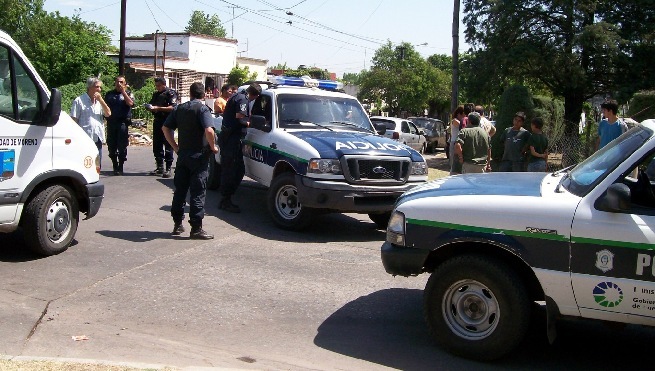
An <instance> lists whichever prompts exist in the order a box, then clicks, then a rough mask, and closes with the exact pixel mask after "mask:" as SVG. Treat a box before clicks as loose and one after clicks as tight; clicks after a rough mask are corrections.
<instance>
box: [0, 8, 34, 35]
mask: <svg viewBox="0 0 655 371" xmlns="http://www.w3.org/2000/svg"><path fill="white" fill-rule="evenodd" d="M43 3H44V0H0V9H2V12H0V30H4V31H5V32H7V33H8V34H9V35H11V37H13V38H14V39H16V40H18V39H20V36H19V34H21V31H25V30H26V27H27V26H28V25H30V24H31V23H32V19H33V17H34V16H36V15H37V14H39V13H42V12H43ZM23 33H24V32H23Z"/></svg>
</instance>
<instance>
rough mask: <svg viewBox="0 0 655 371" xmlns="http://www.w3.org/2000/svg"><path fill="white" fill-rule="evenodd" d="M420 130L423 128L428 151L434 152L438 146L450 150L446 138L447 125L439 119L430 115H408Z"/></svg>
mask: <svg viewBox="0 0 655 371" xmlns="http://www.w3.org/2000/svg"><path fill="white" fill-rule="evenodd" d="M407 119H408V120H409V121H411V122H413V123H414V124H415V125H416V127H417V128H419V130H421V129H423V135H425V139H426V141H427V151H428V152H430V153H433V152H434V151H435V150H436V149H437V148H443V149H444V151H446V152H448V141H447V140H446V139H447V137H446V132H447V131H448V130H446V129H447V125H446V124H445V123H444V122H443V121H441V120H439V119H433V118H429V117H408V118H407Z"/></svg>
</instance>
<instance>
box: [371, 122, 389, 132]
mask: <svg viewBox="0 0 655 371" xmlns="http://www.w3.org/2000/svg"><path fill="white" fill-rule="evenodd" d="M373 127H375V131H376V132H377V133H378V135H384V133H386V132H387V125H385V124H373Z"/></svg>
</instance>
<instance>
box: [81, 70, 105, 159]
mask: <svg viewBox="0 0 655 371" xmlns="http://www.w3.org/2000/svg"><path fill="white" fill-rule="evenodd" d="M101 91H102V81H100V79H98V78H96V77H89V78H88V79H86V93H85V94H82V95H80V96H79V97H77V98H75V100H74V101H73V105H72V106H71V117H72V118H73V120H75V122H77V124H78V125H80V126H81V127H82V129H83V130H84V131H85V132H86V134H87V135H88V136H89V137H90V138H91V139H92V140H93V141H94V142H95V144H96V147H98V152H99V154H100V159H101V160H102V143H104V141H105V123H104V117H103V116H106V117H109V116H111V110H110V109H109V106H107V103H105V101H104V99H102V94H101V93H100V92H101ZM100 167H102V161H101V165H100Z"/></svg>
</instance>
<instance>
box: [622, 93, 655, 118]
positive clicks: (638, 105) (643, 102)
mask: <svg viewBox="0 0 655 371" xmlns="http://www.w3.org/2000/svg"><path fill="white" fill-rule="evenodd" d="M628 116H629V117H631V118H633V119H634V120H637V121H639V122H641V121H643V120H646V119H651V118H654V117H655V91H641V92H638V93H636V94H635V95H634V96H633V97H632V100H630V110H629V111H628Z"/></svg>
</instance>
